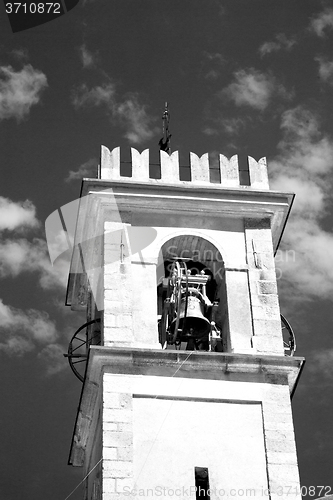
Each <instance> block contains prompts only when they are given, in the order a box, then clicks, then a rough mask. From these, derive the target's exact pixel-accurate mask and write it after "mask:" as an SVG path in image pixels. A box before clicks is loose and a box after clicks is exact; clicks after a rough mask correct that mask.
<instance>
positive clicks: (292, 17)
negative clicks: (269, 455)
mask: <svg viewBox="0 0 333 500" xmlns="http://www.w3.org/2000/svg"><path fill="white" fill-rule="evenodd" d="M332 47H333V3H331V2H328V1H320V0H293V1H292V2H291V1H290V0H278V1H277V0H233V1H232V2H231V1H224V0H182V1H179V0H178V1H177V0H168V1H167V2H165V1H163V2H162V1H161V0H135V1H133V0H132V1H131V0H85V1H83V0H81V1H80V2H79V4H78V5H77V6H76V7H75V8H74V9H72V10H71V11H70V12H68V13H67V14H65V15H63V16H61V17H59V18H58V19H56V20H54V21H52V22H49V23H46V24H43V25H40V26H36V27H34V28H31V29H27V30H24V31H21V32H17V33H14V34H13V33H12V31H11V28H10V24H9V21H8V19H7V17H6V14H5V7H4V4H1V5H0V168H1V190H0V358H1V365H0V366H1V368H0V370H1V388H0V398H1V410H0V421H1V426H0V443H1V452H0V464H1V468H0V498H1V499H3V500H19V499H21V498H24V499H25V500H65V499H66V498H68V496H69V495H70V494H71V492H72V491H73V490H74V488H76V486H77V485H78V484H79V483H80V481H81V479H82V471H81V470H80V469H79V468H78V469H77V468H73V467H70V466H68V465H67V460H68V455H69V448H70V442H71V436H72V432H73V426H74V422H75V416H76V409H77V405H78V401H79V396H80V390H81V383H80V381H79V380H78V379H77V378H76V377H75V376H74V375H73V373H72V372H71V370H70V368H69V367H68V364H67V361H66V359H65V358H64V357H63V353H64V352H66V351H67V345H68V342H69V339H70V338H71V336H72V335H73V333H74V332H75V330H76V329H77V328H78V327H79V326H81V325H82V324H83V323H84V322H85V317H84V315H83V314H82V313H77V312H73V311H71V310H70V308H68V307H65V305H64V301H65V290H66V284H67V273H68V258H69V255H68V254H64V255H62V256H60V257H59V258H58V259H57V261H56V262H55V265H54V266H52V265H51V262H50V259H49V256H48V252H47V245H46V240H45V229H44V224H45V220H46V218H47V217H48V216H49V215H50V214H51V213H52V212H53V211H55V210H57V209H58V208H60V207H61V206H62V205H65V204H66V203H70V202H71V201H73V200H75V199H77V197H78V196H79V193H80V186H81V179H82V177H89V176H92V177H95V176H96V172H97V164H98V161H99V154H100V146H101V145H102V144H103V145H105V146H107V147H108V148H110V149H112V148H114V147H117V146H120V147H121V148H122V149H121V151H122V153H121V154H122V159H129V148H130V146H133V147H135V148H137V149H138V150H139V151H142V150H144V149H146V148H150V158H151V161H152V162H157V161H158V150H159V147H158V142H159V139H160V138H161V136H162V120H161V118H162V114H163V111H164V102H165V101H168V102H169V109H170V131H171V133H172V138H171V148H172V151H176V150H179V154H180V160H181V163H182V164H184V165H188V162H189V160H188V157H189V152H190V151H192V152H194V153H196V154H197V155H202V154H203V153H206V152H209V154H210V155H211V157H212V158H216V157H217V154H218V153H222V154H224V155H226V156H228V157H230V156H232V155H234V154H239V158H240V161H241V162H244V161H245V162H246V156H247V155H250V156H252V157H254V158H256V159H257V160H258V159H259V158H261V157H262V156H266V157H267V160H268V170H269V177H270V183H271V188H272V189H276V190H282V191H287V192H295V193H296V198H295V202H294V206H293V209H292V214H291V216H290V218H289V222H288V225H287V227H286V230H285V233H284V237H283V242H282V244H281V247H280V250H279V251H278V253H277V256H276V265H277V276H278V284H279V291H280V305H281V312H282V314H284V315H285V316H286V317H287V319H288V321H289V322H290V323H291V324H292V326H293V329H294V331H295V334H296V340H297V355H299V356H304V357H305V358H306V360H307V361H306V365H305V369H304V371H303V374H302V376H301V379H300V381H299V384H298V387H297V390H296V393H295V396H294V398H293V414H294V425H295V433H296V443H297V450H298V459H299V467H300V475H301V484H302V485H303V486H304V487H305V490H303V491H304V492H306V488H307V487H309V486H314V487H315V488H316V490H315V493H316V496H317V497H319V496H323V495H324V494H325V493H326V494H328V493H331V494H332V493H333V484H332V456H333V427H332V421H333V399H332V386H333V344H332V334H333V331H332V324H333V312H332V311H333V307H332V306H333V265H332V264H333V262H332V261H333V232H332V229H333V203H332V195H331V193H332V184H333V127H332V123H333V120H332V118H333V50H332ZM320 486H322V487H325V488H326V489H322V490H320V489H319V487H320ZM312 491H313V490H312ZM313 497H314V496H313V495H312V496H309V495H308V496H306V495H305V498H313ZM69 498H71V500H79V499H82V486H79V487H78V488H77V489H76V490H75V491H74V493H73V494H71V495H70V497H69Z"/></svg>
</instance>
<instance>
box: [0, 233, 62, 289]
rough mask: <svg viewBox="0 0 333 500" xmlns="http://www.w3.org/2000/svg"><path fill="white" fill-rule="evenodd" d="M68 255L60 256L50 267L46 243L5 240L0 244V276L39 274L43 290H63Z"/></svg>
mask: <svg viewBox="0 0 333 500" xmlns="http://www.w3.org/2000/svg"><path fill="white" fill-rule="evenodd" d="M68 269H69V255H66V254H65V255H62V256H60V257H59V258H58V259H57V261H56V262H55V264H54V266H52V265H51V262H50V258H49V256H48V251H47V245H46V242H45V241H44V240H42V239H40V238H34V239H33V240H32V241H29V240H28V239H26V238H18V239H13V238H12V239H6V240H4V241H3V242H1V243H0V276H1V277H8V276H11V277H14V278H15V277H17V276H18V275H19V274H20V273H23V272H36V273H38V274H39V284H40V286H41V287H42V288H44V289H53V288H54V287H55V286H58V287H62V288H65V287H66V285H67V279H68Z"/></svg>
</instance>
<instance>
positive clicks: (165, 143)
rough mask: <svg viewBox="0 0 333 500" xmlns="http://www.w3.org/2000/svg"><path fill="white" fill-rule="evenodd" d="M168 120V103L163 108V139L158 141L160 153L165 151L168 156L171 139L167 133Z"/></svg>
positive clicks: (168, 132)
mask: <svg viewBox="0 0 333 500" xmlns="http://www.w3.org/2000/svg"><path fill="white" fill-rule="evenodd" d="M169 120H170V115H169V107H168V103H167V102H166V103H165V108H164V113H163V116H162V122H163V137H162V138H161V139H160V141H159V143H158V144H159V146H160V150H161V151H165V152H166V153H168V154H171V148H170V139H171V134H170V131H169Z"/></svg>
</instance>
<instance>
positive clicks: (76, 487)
mask: <svg viewBox="0 0 333 500" xmlns="http://www.w3.org/2000/svg"><path fill="white" fill-rule="evenodd" d="M101 461H102V458H101V459H100V460H99V461H98V462H97V464H96V465H94V467H93V468H92V469H91V470H90V471H89V472H88V474H87V475H86V476H85V477H84V478H83V479H82V481H80V482H79V484H78V485H77V486H75V488H74V490H72V491H71V492H70V494H69V495H68V496H67V497H66V498H65V500H68V498H69V497H70V496H72V495H73V493H74V491H76V490H77V489H78V487H79V486H81V484H82V483H83V482H84V481H85V480H86V479H87V477H88V476H89V474H91V473H92V471H93V470H94V469H96V467H97V465H98V464H100V463H101Z"/></svg>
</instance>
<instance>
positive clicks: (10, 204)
mask: <svg viewBox="0 0 333 500" xmlns="http://www.w3.org/2000/svg"><path fill="white" fill-rule="evenodd" d="M38 226H39V221H38V220H37V218H36V207H35V206H34V204H33V203H32V202H31V201H29V200H26V201H18V202H14V201H11V200H9V199H8V198H4V197H3V196H0V231H3V230H4V229H8V230H10V231H12V230H14V229H18V228H23V227H30V228H34V227H38Z"/></svg>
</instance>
